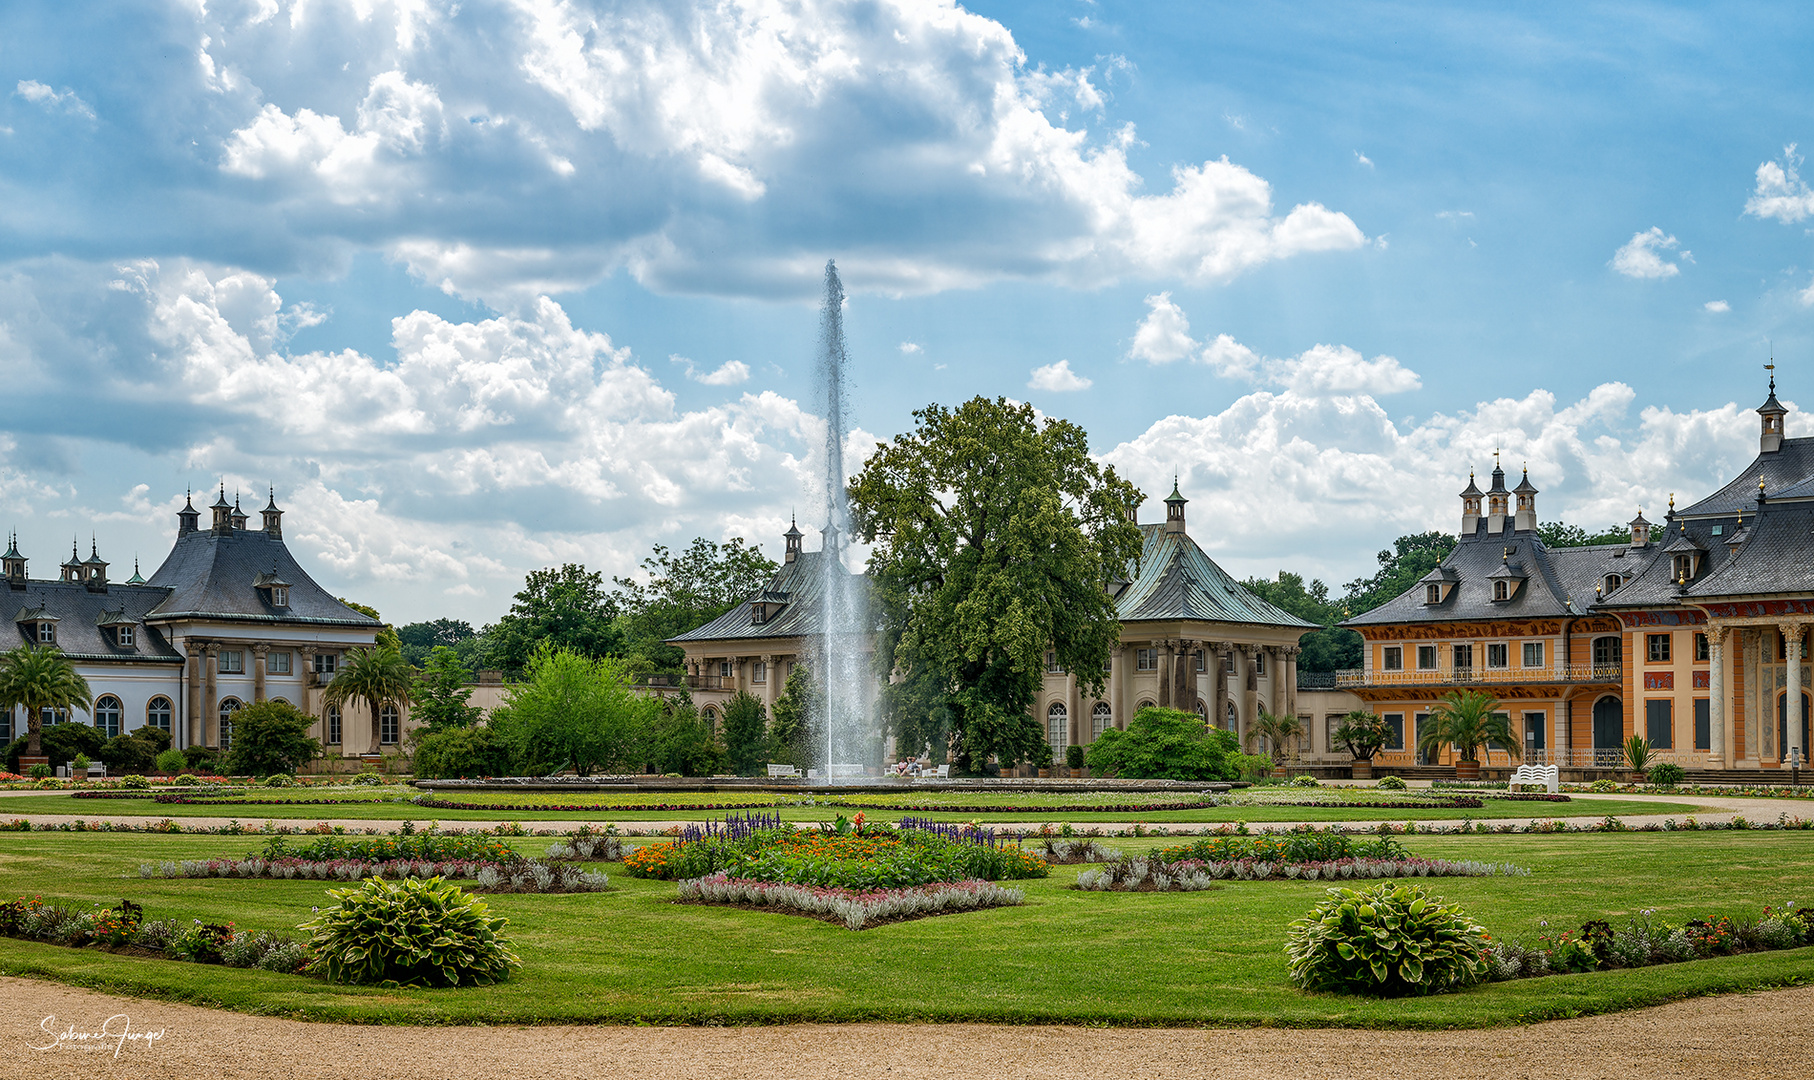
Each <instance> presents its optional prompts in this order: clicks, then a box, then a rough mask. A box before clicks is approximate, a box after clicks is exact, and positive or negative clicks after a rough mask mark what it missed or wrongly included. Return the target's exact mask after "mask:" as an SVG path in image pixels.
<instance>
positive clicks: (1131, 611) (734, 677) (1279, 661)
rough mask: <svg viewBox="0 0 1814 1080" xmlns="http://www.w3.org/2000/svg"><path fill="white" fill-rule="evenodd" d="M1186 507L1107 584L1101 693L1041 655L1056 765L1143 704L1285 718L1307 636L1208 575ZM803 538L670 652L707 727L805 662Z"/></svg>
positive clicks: (818, 587)
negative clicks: (1110, 602)
mask: <svg viewBox="0 0 1814 1080" xmlns="http://www.w3.org/2000/svg"><path fill="white" fill-rule="evenodd" d="M1186 502H1187V500H1186V499H1185V498H1184V496H1183V495H1182V494H1180V493H1179V491H1178V490H1177V488H1176V486H1174V487H1173V489H1172V493H1171V495H1170V496H1169V497H1167V498H1166V500H1165V507H1166V516H1165V521H1163V522H1154V523H1148V524H1142V525H1141V526H1140V531H1141V534H1142V536H1143V538H1144V544H1143V547H1142V550H1141V554H1140V557H1139V559H1138V560H1137V561H1136V562H1135V564H1134V565H1131V566H1129V567H1128V569H1127V577H1126V578H1125V579H1123V580H1120V581H1116V582H1114V583H1112V587H1113V588H1114V589H1115V604H1116V608H1117V610H1118V612H1119V615H1120V619H1121V643H1120V645H1118V646H1117V647H1116V649H1115V651H1114V655H1113V656H1112V658H1111V659H1110V662H1109V667H1108V670H1107V672H1106V673H1105V674H1106V675H1107V678H1106V680H1105V683H1104V686H1103V689H1102V693H1101V694H1100V695H1096V694H1091V693H1090V692H1089V688H1088V685H1087V680H1081V679H1079V678H1078V677H1077V676H1076V675H1075V674H1073V673H1070V672H1067V671H1064V670H1062V669H1061V668H1059V666H1058V665H1057V663H1056V662H1055V661H1054V660H1053V659H1052V658H1051V657H1050V656H1049V655H1048V658H1047V665H1046V672H1045V679H1044V685H1043V686H1042V688H1041V692H1040V695H1039V698H1038V700H1037V702H1036V703H1035V705H1034V707H1033V708H1034V712H1035V715H1036V716H1038V717H1039V718H1041V719H1042V720H1043V721H1044V722H1045V725H1046V733H1047V740H1048V741H1049V743H1050V744H1051V746H1052V753H1053V759H1054V760H1055V761H1058V762H1063V761H1064V757H1065V749H1066V747H1067V746H1070V745H1087V744H1088V743H1089V742H1090V741H1092V740H1093V739H1095V737H1096V736H1097V735H1100V734H1101V733H1102V732H1103V731H1104V730H1105V729H1106V728H1109V727H1116V728H1125V727H1127V722H1128V720H1129V719H1130V718H1131V717H1132V716H1133V715H1134V713H1136V712H1138V711H1139V710H1140V709H1143V708H1145V707H1147V706H1149V705H1161V706H1165V707H1167V708H1174V709H1183V710H1185V711H1187V712H1188V711H1194V712H1197V713H1199V714H1200V715H1202V716H1203V717H1204V719H1205V721H1206V722H1211V723H1215V724H1216V725H1217V726H1220V727H1224V728H1228V729H1231V730H1234V731H1237V732H1239V733H1240V734H1241V735H1242V737H1243V739H1245V736H1246V733H1247V730H1248V727H1249V725H1251V724H1252V723H1253V721H1254V720H1256V719H1258V717H1259V715H1260V713H1261V712H1262V711H1265V712H1276V713H1280V714H1291V713H1294V712H1295V710H1296V708H1297V705H1296V694H1297V656H1298V651H1299V650H1298V645H1297V642H1298V639H1299V637H1301V636H1302V635H1303V633H1304V632H1305V631H1306V630H1312V629H1315V627H1314V626H1313V625H1312V624H1310V623H1307V622H1305V621H1303V620H1302V619H1299V618H1297V617H1296V616H1294V615H1292V614H1290V613H1289V612H1286V611H1284V610H1282V609H1280V608H1278V607H1275V606H1274V605H1272V604H1271V603H1268V602H1267V601H1265V600H1262V599H1260V598H1259V597H1258V596H1255V595H1254V594H1253V593H1251V592H1249V591H1248V590H1247V589H1245V588H1243V587H1242V586H1241V584H1240V583H1239V582H1238V581H1236V580H1235V579H1234V578H1232V577H1230V576H1229V575H1228V573H1227V572H1226V571H1224V570H1223V569H1222V568H1221V567H1220V566H1217V565H1216V563H1215V561H1214V560H1213V559H1211V558H1210V557H1209V556H1208V555H1207V554H1205V553H1204V551H1203V549H1202V548H1201V547H1199V546H1198V545H1197V543H1196V541H1194V540H1192V539H1191V538H1190V535H1189V533H1188V532H1187V531H1186V528H1185V514H1184V507H1185V504H1186ZM801 535H802V534H801V533H800V531H799V529H798V528H797V527H790V528H789V529H788V532H787V534H786V537H785V539H786V556H785V558H786V562H785V563H784V564H783V565H782V567H781V569H780V571H778V572H777V573H776V575H775V579H774V581H773V582H771V583H770V585H769V587H768V588H766V589H764V590H763V591H762V593H760V594H759V595H757V596H755V597H752V598H751V599H750V600H749V601H747V602H745V603H744V604H742V605H740V606H738V607H737V608H736V609H735V610H733V611H731V612H729V613H728V614H726V615H724V616H723V617H722V618H719V619H717V620H715V621H713V622H711V623H709V624H707V625H705V626H702V627H700V628H699V629H697V630H694V631H692V632H690V633H686V634H682V635H680V636H679V637H676V638H672V639H670V641H669V644H672V645H676V646H678V647H680V648H681V649H682V650H683V651H685V653H686V671H687V676H686V681H687V684H688V686H689V687H691V688H692V689H693V692H694V697H695V700H697V701H698V702H699V704H700V706H701V708H702V710H703V711H704V712H705V713H707V714H708V716H709V717H710V718H712V719H716V718H717V717H718V716H720V715H722V712H723V707H724V703H725V702H726V701H728V700H729V699H730V698H731V696H732V695H734V694H736V693H737V692H738V691H740V690H747V691H749V692H751V693H753V694H755V695H756V696H758V697H759V698H761V699H762V701H763V704H764V705H766V706H769V707H772V706H773V705H774V701H775V698H776V697H778V696H779V695H780V693H781V691H782V689H783V687H784V685H785V683H786V673H787V672H788V671H791V670H792V667H793V665H794V664H795V663H799V662H802V661H803V660H804V659H805V658H806V657H807V656H808V655H809V654H810V650H811V642H812V640H813V638H814V636H815V635H817V634H818V632H819V625H818V610H819V597H820V595H821V592H822V590H823V584H822V581H823V577H822V574H821V567H820V564H819V561H818V560H820V559H822V558H824V557H825V555H824V552H823V550H821V551H819V552H805V551H802V550H801V549H800V540H801ZM840 569H841V568H840Z"/></svg>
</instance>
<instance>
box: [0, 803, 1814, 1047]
mask: <svg viewBox="0 0 1814 1080" xmlns="http://www.w3.org/2000/svg"><path fill="white" fill-rule="evenodd" d="M258 843H259V841H258V838H256V837H190V836H156V835H142V836H122V835H109V834H71V833H27V834H16V833H8V834H0V894H4V895H18V894H21V893H24V894H30V895H43V896H44V897H45V898H46V899H50V898H57V899H63V900H75V901H79V902H82V903H115V902H117V901H118V900H119V899H120V897H122V896H126V897H130V898H132V899H134V900H137V901H139V902H142V903H143V904H144V905H145V907H146V913H147V915H148V916H150V917H153V918H156V917H164V916H177V917H182V918H188V917H192V916H193V917H200V918H202V919H203V920H205V921H224V920H228V919H231V920H233V921H235V922H236V923H237V924H238V925H239V926H241V927H243V928H249V929H271V930H288V929H290V928H292V927H294V925H295V924H296V923H298V922H301V921H303V920H304V919H306V918H307V917H308V915H309V908H310V906H311V905H315V904H320V903H322V902H323V901H324V893H325V886H324V885H323V884H321V883H319V882H305V881H243V880H219V879H214V880H199V881H165V880H142V879H140V878H138V877H137V867H138V864H139V863H141V862H156V861H158V860H160V859H167V858H170V859H174V858H182V857H188V858H198V857H205V856H207V855H226V854H234V855H237V854H242V853H244V852H246V851H248V850H251V849H254V848H256V847H257V846H258ZM545 843H546V841H539V842H538V841H520V842H519V846H520V847H522V848H523V849H524V850H527V851H531V852H533V851H536V850H538V849H539V846H541V845H543V844H545ZM1115 844H1116V846H1119V847H1123V848H1126V849H1131V848H1133V847H1136V846H1143V842H1141V841H1116V842H1115ZM1407 846H1409V847H1410V848H1411V849H1412V850H1413V851H1414V852H1416V853H1417V854H1420V855H1428V856H1434V857H1447V858H1473V859H1490V860H1494V861H1510V862H1514V863H1517V864H1519V865H1521V866H1525V867H1528V868H1530V869H1531V870H1532V871H1533V873H1532V875H1531V876H1530V877H1513V878H1501V877H1493V878H1449V879H1441V880H1437V881H1432V882H1430V883H1429V884H1431V885H1432V886H1433V887H1434V889H1435V891H1437V892H1438V893H1441V894H1442V895H1445V896H1447V897H1449V898H1451V899H1454V900H1458V901H1460V902H1461V903H1462V904H1463V905H1464V906H1465V907H1466V908H1467V909H1468V910H1469V911H1470V912H1471V913H1472V914H1473V915H1475V916H1476V917H1477V918H1478V919H1480V921H1481V922H1483V923H1484V924H1485V925H1486V926H1487V927H1488V928H1489V930H1491V931H1492V932H1493V933H1494V934H1495V935H1496V936H1500V937H1506V936H1510V937H1532V936H1534V935H1535V934H1536V933H1537V932H1538V930H1539V921H1540V920H1544V919H1548V920H1549V921H1550V922H1551V923H1552V925H1553V927H1554V928H1556V929H1561V928H1563V927H1572V926H1577V925H1579V923H1580V922H1581V921H1582V920H1584V919H1588V918H1608V919H1610V920H1612V921H1613V923H1614V924H1615V925H1622V924H1623V922H1624V920H1625V918H1626V917H1627V916H1628V915H1629V914H1630V913H1632V912H1634V911H1635V910H1637V909H1639V908H1656V909H1657V911H1658V916H1659V917H1661V918H1663V919H1668V920H1671V921H1677V922H1679V921H1682V920H1684V919H1687V918H1690V917H1693V916H1713V915H1741V914H1750V915H1755V914H1756V913H1757V912H1758V911H1759V910H1760V909H1761V908H1762V907H1763V905H1765V904H1776V905H1780V904H1781V903H1782V902H1783V901H1785V900H1788V899H1798V900H1801V901H1803V902H1808V903H1814V877H1811V876H1810V875H1809V873H1808V871H1807V867H1808V865H1809V861H1810V858H1814V833H1804V832H1794V833H1757V832H1752V833H1728V832H1720V833H1662V834H1657V833H1641V834H1606V835H1574V836H1509V837H1508V836H1469V837H1449V838H1436V837H1418V838H1413V839H1408V840H1407ZM612 869H613V870H614V871H618V870H619V868H615V867H614V868H612ZM1077 870H1078V868H1077V867H1060V868H1056V869H1055V871H1054V873H1053V876H1052V877H1051V878H1050V879H1047V880H1043V881H1033V882H1027V883H1025V884H1026V887H1027V904H1026V905H1025V906H1022V907H1018V908H1001V909H995V910H989V911H981V912H973V913H967V914H962V915H951V916H944V917H939V918H933V919H923V920H919V921H915V922H906V923H899V924H894V925H890V926H883V927H879V928H876V929H872V930H866V931H862V932H860V933H852V932H851V931H848V930H844V929H842V928H840V927H837V926H833V925H830V924H827V923H822V922H816V921H812V920H807V919H802V918H797V917H791V916H786V915H780V914H772V913H768V912H755V911H740V910H734V909H724V908H708V907H695V906H681V905H676V904H673V903H671V898H672V896H673V893H674V886H673V885H672V884H671V883H665V882H654V881H641V880H636V879H632V878H630V877H629V876H628V875H626V874H623V873H621V872H614V873H613V876H612V884H613V886H614V888H613V889H612V891H609V892H606V893H596V894H578V895H567V896H533V895H530V896H524V895H505V896H498V897H495V898H493V899H492V901H491V903H492V906H493V908H494V909H495V910H496V911H498V912H499V913H501V914H504V915H506V916H508V917H509V918H510V919H511V933H512V934H513V935H514V936H515V938H516V943H517V947H518V951H519V952H520V953H521V955H522V956H523V959H524V962H525V968H524V970H523V972H522V973H521V975H520V976H519V977H518V978H517V979H515V980H513V981H512V982H510V983H507V984H504V985H501V986H496V987H489V988H481V989H473V990H454V991H448V990H442V991H419V990H399V989H375V988H374V989H357V988H347V987H336V986H330V985H327V984H325V983H322V982H318V981H315V980H311V979H306V978H302V977H297V976H283V975H274V974H271V973H268V972H262V971H239V970H231V969H226V968H220V967H202V966H197V965H190V964H182V963H176V962H170V961H158V960H145V959H133V958H127V957H117V956H111V955H108V954H104V953H98V952H95V951H92V950H69V949H61V948H57V947H54V946H49V945H40V944H33V943H26V942H19V941H13V940H10V939H0V973H5V974H28V975H38V976H43V977H48V978H55V979H61V980H64V981H68V982H72V983H76V984H79V985H84V986H91V987H96V988H100V989H105V990H110V991H115V992H121V993H127V994H136V995H149V996H163V997H169V998H174V999H179V1000H185V1001H194V1002H203V1003H211V1004H219V1005H225V1006H227V1007H230V1008H236V1009H242V1010H247V1011H254V1012H263V1013H272V1014H282V1015H293V1016H298V1017H303V1018H308V1019H339V1020H353V1021H366V1022H373V1023H421V1022H486V1023H503V1022H527V1023H534V1022H563V1021H593V1020H608V1021H619V1022H624V1021H633V1020H655V1021H679V1022H715V1021H730V1022H763V1021H781V1020H857V1019H888V1020H909V1019H930V1020H1000V1021H1052V1022H1067V1023H1089V1022H1102V1023H1111V1024H1153V1023H1158V1024H1256V1023H1273V1024H1283V1025H1305V1026H1320V1025H1353V1026H1410V1027H1449V1026H1490V1025H1496V1024H1506V1023H1513V1022H1518V1021H1524V1020H1532V1019H1539V1018H1545V1017H1555V1016H1568V1015H1578V1014H1583V1013H1593V1012H1603V1011H1609V1010H1613V1009H1620V1008H1629V1007H1633V1006H1638V1005H1646V1004H1653V1003H1656V1002H1660V1001H1665V1000H1669V999H1672V998H1676V997H1682V996H1689V995H1695V994H1705V993H1714V992H1720V991H1726V990H1739V989H1751V988H1758V987H1764V986H1772V985H1785V984H1789V983H1792V982H1798V981H1807V980H1808V979H1809V978H1810V977H1814V949H1800V950H1796V951H1793V952H1778V953H1761V954H1753V955H1748V956H1740V957H1726V958H1721V959H1715V960H1705V961H1697V962H1693V963H1687V964H1676V965H1667V966H1662V967H1653V968H1646V969H1641V970H1635V971H1612V972H1599V973H1594V974H1588V975H1570V976H1552V977H1549V978H1545V979H1527V980H1519V981H1515V982H1509V983H1499V984H1493V985H1489V986H1485V987H1480V988H1477V989H1474V990H1471V991H1468V992H1466V993H1461V994H1454V995H1445V996H1441V997H1435V998H1422V999H1411V1000H1396V1001H1367V1000H1360V999H1351V998H1344V997H1334V996H1313V995H1305V994H1302V993H1299V992H1298V991H1296V990H1294V989H1292V988H1291V987H1290V985H1289V984H1288V983H1287V982H1286V978H1285V962H1284V955H1283V952H1282V947H1283V942H1284V938H1285V932H1286V924H1287V923H1289V922H1290V920H1292V919H1294V918H1296V917H1298V916H1300V915H1302V914H1303V913H1304V912H1305V911H1306V910H1307V909H1308V908H1309V907H1310V906H1311V904H1312V903H1314V902H1315V901H1316V900H1317V899H1318V898H1319V897H1320V896H1321V894H1322V891H1323V889H1324V888H1325V886H1323V885H1321V884H1316V883H1308V882H1295V881H1276V882H1233V883H1229V884H1227V885H1226V886H1225V887H1223V888H1221V889H1218V890H1214V891H1211V892H1206V893H1190V894H1177V893H1170V894H1121V893H1094V892H1091V893H1084V892H1077V891H1075V890H1070V889H1067V888H1065V886H1066V885H1067V884H1069V882H1070V881H1072V880H1073V879H1074V878H1075V876H1076V873H1077Z"/></svg>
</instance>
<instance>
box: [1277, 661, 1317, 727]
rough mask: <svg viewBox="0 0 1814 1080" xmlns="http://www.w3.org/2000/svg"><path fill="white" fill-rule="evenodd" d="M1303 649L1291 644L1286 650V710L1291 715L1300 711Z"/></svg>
mask: <svg viewBox="0 0 1814 1080" xmlns="http://www.w3.org/2000/svg"><path fill="white" fill-rule="evenodd" d="M1303 651H1304V650H1303V649H1300V648H1298V647H1297V646H1296V645H1289V646H1287V647H1286V648H1285V650H1284V656H1285V711H1286V713H1287V714H1289V715H1291V716H1296V715H1297V712H1298V654H1299V653H1302V652H1303ZM1313 745H1314V743H1313Z"/></svg>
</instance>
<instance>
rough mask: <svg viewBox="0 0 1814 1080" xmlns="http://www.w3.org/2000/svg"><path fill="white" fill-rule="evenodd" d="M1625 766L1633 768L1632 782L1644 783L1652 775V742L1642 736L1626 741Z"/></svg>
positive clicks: (1634, 736)
mask: <svg viewBox="0 0 1814 1080" xmlns="http://www.w3.org/2000/svg"><path fill="white" fill-rule="evenodd" d="M1625 764H1627V765H1629V766H1631V782H1632V783H1634V784H1641V783H1643V782H1644V778H1645V777H1646V776H1648V775H1649V773H1650V740H1649V739H1646V738H1645V737H1644V736H1642V735H1633V736H1632V737H1631V738H1629V739H1626V740H1625Z"/></svg>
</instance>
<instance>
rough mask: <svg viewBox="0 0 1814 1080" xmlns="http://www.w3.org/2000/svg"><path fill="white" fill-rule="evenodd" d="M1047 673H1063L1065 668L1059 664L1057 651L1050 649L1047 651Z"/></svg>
mask: <svg viewBox="0 0 1814 1080" xmlns="http://www.w3.org/2000/svg"><path fill="white" fill-rule="evenodd" d="M1046 674H1048V675H1063V674H1064V668H1062V667H1059V666H1058V654H1057V653H1055V652H1051V651H1049V650H1048V651H1047V652H1046Z"/></svg>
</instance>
